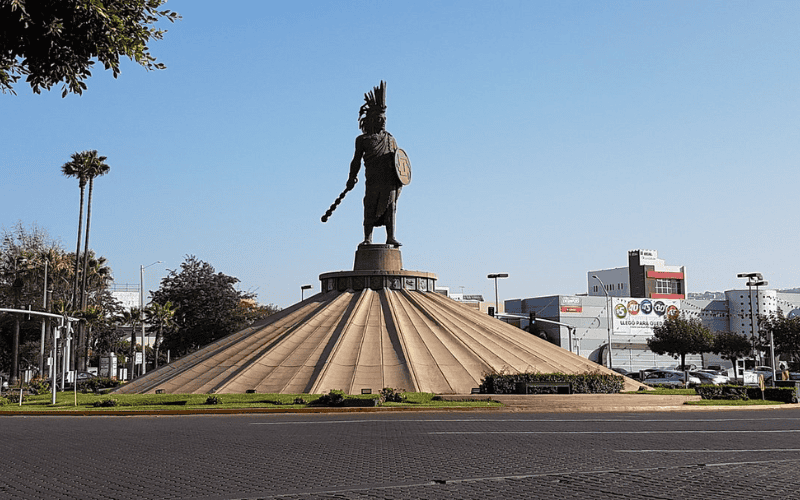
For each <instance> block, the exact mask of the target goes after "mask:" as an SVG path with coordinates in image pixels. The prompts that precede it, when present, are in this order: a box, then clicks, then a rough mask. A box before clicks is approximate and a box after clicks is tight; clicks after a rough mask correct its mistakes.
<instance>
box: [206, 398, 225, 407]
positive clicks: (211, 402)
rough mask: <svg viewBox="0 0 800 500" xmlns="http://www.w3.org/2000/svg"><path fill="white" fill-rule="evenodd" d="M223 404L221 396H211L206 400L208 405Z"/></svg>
mask: <svg viewBox="0 0 800 500" xmlns="http://www.w3.org/2000/svg"><path fill="white" fill-rule="evenodd" d="M221 403H222V399H221V398H220V397H219V396H209V397H207V398H206V404H207V405H218V404H221Z"/></svg>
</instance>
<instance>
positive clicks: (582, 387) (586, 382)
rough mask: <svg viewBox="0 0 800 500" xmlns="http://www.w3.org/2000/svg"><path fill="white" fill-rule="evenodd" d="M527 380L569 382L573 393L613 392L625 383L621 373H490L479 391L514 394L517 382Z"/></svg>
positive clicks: (526, 381) (527, 381)
mask: <svg viewBox="0 0 800 500" xmlns="http://www.w3.org/2000/svg"><path fill="white" fill-rule="evenodd" d="M529 382H569V383H570V386H571V389H572V393H573V394H614V393H618V392H620V391H621V390H622V388H623V386H624V385H625V382H624V378H623V377H622V376H621V375H606V374H603V373H581V374H577V375H570V374H566V373H516V374H503V373H490V374H488V375H486V376H484V378H483V381H482V382H481V393H482V394H515V393H516V392H517V384H526V383H529Z"/></svg>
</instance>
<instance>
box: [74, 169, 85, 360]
mask: <svg viewBox="0 0 800 500" xmlns="http://www.w3.org/2000/svg"><path fill="white" fill-rule="evenodd" d="M80 188H81V207H80V210H79V211H78V215H79V216H78V244H77V246H76V248H75V284H74V285H73V287H72V308H73V309H77V308H79V307H80V303H79V299H78V291H79V288H78V283H79V280H80V274H79V273H78V271H79V269H80V254H81V232H82V229H83V197H84V193H85V191H86V184H85V183H84V182H81V183H80ZM79 324H80V323H79ZM79 331H80V330H79ZM77 347H78V346H77V345H76V344H73V345H72V356H71V357H72V360H71V363H70V364H71V365H72V366H70V369H72V370H74V369H75V368H76V367H77V363H76V361H77V359H78V356H77V353H78V349H77Z"/></svg>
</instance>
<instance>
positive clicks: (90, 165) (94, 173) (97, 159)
mask: <svg viewBox="0 0 800 500" xmlns="http://www.w3.org/2000/svg"><path fill="white" fill-rule="evenodd" d="M82 154H84V155H86V156H85V159H86V177H87V178H88V180H89V198H88V199H87V201H86V238H85V240H84V246H83V277H82V284H81V309H83V308H84V307H86V280H87V277H88V268H89V225H90V223H91V222H92V191H93V190H94V178H95V177H100V176H101V175H106V174H107V173H108V172H109V170H111V167H109V166H108V165H106V164H105V163H104V162H105V161H106V157H105V156H97V150H92V151H84V152H83V153H82Z"/></svg>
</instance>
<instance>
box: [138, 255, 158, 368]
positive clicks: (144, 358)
mask: <svg viewBox="0 0 800 500" xmlns="http://www.w3.org/2000/svg"><path fill="white" fill-rule="evenodd" d="M156 264H161V261H160V260H157V261H155V262H153V263H152V264H148V265H146V266H143V265H140V266H139V312H140V314H141V315H142V318H141V321H142V375H144V374H145V373H147V346H146V345H145V343H144V270H145V269H147V268H148V267H150V266H155V265H156ZM133 337H134V339H135V338H136V336H135V335H134V336H133ZM134 343H135V340H134ZM134 362H135V361H134Z"/></svg>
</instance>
